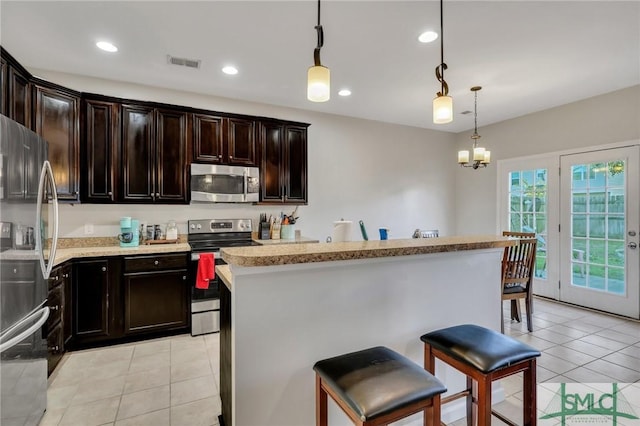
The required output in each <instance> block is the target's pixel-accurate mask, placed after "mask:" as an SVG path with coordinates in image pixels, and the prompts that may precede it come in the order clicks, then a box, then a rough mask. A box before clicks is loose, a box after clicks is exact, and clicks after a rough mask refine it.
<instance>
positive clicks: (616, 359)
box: [452, 298, 640, 426]
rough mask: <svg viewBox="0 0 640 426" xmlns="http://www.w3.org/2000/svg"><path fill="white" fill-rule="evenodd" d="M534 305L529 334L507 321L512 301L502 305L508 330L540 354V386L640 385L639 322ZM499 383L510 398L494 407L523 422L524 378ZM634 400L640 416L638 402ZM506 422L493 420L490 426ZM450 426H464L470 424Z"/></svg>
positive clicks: (551, 305) (553, 305) (538, 301)
mask: <svg viewBox="0 0 640 426" xmlns="http://www.w3.org/2000/svg"><path fill="white" fill-rule="evenodd" d="M533 303H534V309H533V311H534V313H533V332H531V333H529V332H528V331H527V324H526V320H525V321H523V322H522V323H518V322H515V321H511V320H510V319H509V318H510V315H511V313H510V304H509V302H505V303H504V305H503V308H504V318H505V323H504V324H505V327H504V330H505V334H507V335H510V336H512V337H515V338H516V339H518V340H520V341H522V342H524V343H527V344H529V345H531V346H533V347H535V348H536V349H538V350H540V351H541V352H542V356H541V357H540V358H538V361H537V364H538V369H537V382H538V383H543V382H549V383H563V382H564V383H573V382H577V383H613V382H616V383H640V322H638V321H632V320H627V319H623V318H619V317H615V316H611V315H607V314H603V313H599V312H595V311H590V310H587V309H580V308H577V307H573V306H569V305H564V304H560V303H556V302H553V301H549V300H546V299H541V298H535V299H534V302H533ZM524 312H525V311H524V304H523V305H522V313H523V314H524ZM501 382H502V386H503V388H504V391H505V396H506V397H505V400H504V401H502V402H500V403H498V404H495V406H494V409H495V410H496V411H498V412H500V413H502V414H504V415H505V416H506V417H507V418H509V419H512V420H514V421H515V422H516V423H517V424H522V374H517V375H514V376H511V377H507V378H505V379H503V380H501ZM630 402H631V404H632V405H633V406H634V410H635V412H636V413H640V400H639V401H630ZM543 408H544V407H540V406H538V411H539V412H540V410H541V409H543ZM504 424H505V423H503V422H502V421H500V420H498V419H497V418H495V417H493V418H492V426H493V425H504ZM558 424H559V423H558ZM452 426H466V421H464V420H459V421H457V422H455V423H454V424H453V425H452Z"/></svg>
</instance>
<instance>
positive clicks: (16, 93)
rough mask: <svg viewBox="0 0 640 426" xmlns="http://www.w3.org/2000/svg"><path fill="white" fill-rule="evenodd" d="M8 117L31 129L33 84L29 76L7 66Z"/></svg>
mask: <svg viewBox="0 0 640 426" xmlns="http://www.w3.org/2000/svg"><path fill="white" fill-rule="evenodd" d="M7 67H8V69H7V80H8V86H9V87H8V88H9V94H8V101H7V103H8V105H7V108H8V112H9V114H8V117H9V118H11V119H13V120H15V121H17V122H18V123H20V124H22V125H23V126H25V127H27V128H29V129H31V128H32V127H31V84H29V76H28V75H25V74H23V73H21V72H20V71H18V70H17V69H16V68H14V67H12V66H11V65H10V64H8V65H7Z"/></svg>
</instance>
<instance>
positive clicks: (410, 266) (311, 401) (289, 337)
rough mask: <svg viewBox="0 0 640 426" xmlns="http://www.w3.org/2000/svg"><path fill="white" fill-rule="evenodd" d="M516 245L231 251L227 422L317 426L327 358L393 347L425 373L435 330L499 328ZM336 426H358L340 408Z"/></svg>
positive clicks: (224, 345) (441, 369)
mask: <svg viewBox="0 0 640 426" xmlns="http://www.w3.org/2000/svg"><path fill="white" fill-rule="evenodd" d="M513 244H516V241H515V240H511V239H508V238H505V237H498V236H459V237H447V238H444V237H443V238H431V239H415V240H414V239H408V240H387V241H368V242H347V243H328V244H324V243H321V244H293V245H286V246H276V247H273V246H270V247H267V246H265V247H242V248H241V247H238V248H228V249H223V250H222V257H223V259H224V260H225V261H226V262H227V263H228V264H229V265H228V268H229V269H228V270H227V269H226V268H225V269H222V270H220V275H221V277H222V278H223V281H224V282H225V283H226V284H227V288H225V289H222V291H221V293H222V294H221V309H222V312H221V323H222V330H221V335H220V351H221V358H220V359H221V360H220V362H221V364H220V370H221V373H220V374H221V377H220V395H221V399H222V406H223V411H222V414H223V419H224V422H225V424H226V425H227V426H231V425H238V426H240V425H242V426H253V425H261V426H267V425H273V426H285V425H291V426H300V425H313V424H314V423H315V395H314V383H315V377H314V372H313V369H312V368H313V364H314V363H315V362H316V361H318V360H321V359H324V358H328V357H332V356H336V355H340V354H343V353H347V352H351V351H355V350H360V349H364V348H367V347H372V346H377V345H384V346H387V347H389V348H391V349H393V350H395V351H397V352H400V353H402V354H404V355H405V356H407V357H409V358H410V359H412V360H414V361H415V362H416V363H419V364H422V343H421V341H420V336H421V335H422V334H424V333H426V332H428V331H431V330H435V329H438V328H443V327H447V326H451V325H455V324H463V323H473V324H478V325H482V326H485V327H489V328H492V329H496V330H497V329H499V327H500V308H501V302H500V300H501V299H500V292H501V289H500V259H501V254H502V252H503V248H504V247H505V246H508V245H513ZM437 374H438V376H439V378H440V379H442V380H443V381H444V382H445V384H446V385H447V386H448V388H449V389H450V390H452V391H457V390H460V389H462V388H463V386H464V378H463V377H462V376H461V375H460V374H459V373H457V372H455V371H454V370H450V369H448V368H446V367H445V366H444V365H438V370H437ZM461 404H463V403H462V402H461ZM459 409H461V410H464V408H463V407H462V405H460V406H456V404H449V405H448V406H446V407H445V411H444V412H443V420H444V421H447V419H448V418H449V419H451V418H457V417H461V414H460V413H458V412H457V411H456V410H459ZM410 419H415V420H417V421H418V420H419V419H420V415H416V417H415V418H414V417H412V418H410ZM329 423H330V424H332V425H348V424H350V422H349V420H348V418H347V417H346V416H345V415H344V414H343V413H342V412H341V411H340V409H339V408H338V407H337V406H336V405H335V404H333V403H330V405H329Z"/></svg>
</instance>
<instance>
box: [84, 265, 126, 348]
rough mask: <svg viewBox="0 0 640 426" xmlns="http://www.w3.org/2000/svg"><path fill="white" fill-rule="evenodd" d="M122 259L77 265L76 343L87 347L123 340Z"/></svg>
mask: <svg viewBox="0 0 640 426" xmlns="http://www.w3.org/2000/svg"><path fill="white" fill-rule="evenodd" d="M119 261H120V259H117V258H114V259H92V260H82V261H76V262H74V271H73V295H72V300H73V309H74V319H73V339H74V343H78V344H84V343H90V342H97V341H101V340H108V339H115V338H118V337H120V336H122V321H121V318H122V314H121V306H122V303H121V302H120V291H119V290H120V289H119V285H118V281H119V280H118V272H119V270H120V268H119Z"/></svg>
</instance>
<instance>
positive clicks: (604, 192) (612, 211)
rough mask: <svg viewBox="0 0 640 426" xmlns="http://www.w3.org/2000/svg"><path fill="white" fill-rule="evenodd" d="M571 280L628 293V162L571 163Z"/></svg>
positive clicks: (586, 286) (589, 287) (593, 288)
mask: <svg viewBox="0 0 640 426" xmlns="http://www.w3.org/2000/svg"><path fill="white" fill-rule="evenodd" d="M571 177H572V178H571V203H572V205H571V250H572V256H571V266H572V267H571V270H572V274H571V280H572V282H571V284H572V285H574V286H578V287H582V288H586V289H590V290H596V291H603V292H609V293H613V294H624V293H625V280H624V278H625V277H624V273H625V268H624V267H625V241H624V235H625V216H624V213H625V200H624V197H625V190H624V185H625V162H624V161H610V162H606V163H590V164H578V165H573V166H572V167H571Z"/></svg>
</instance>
